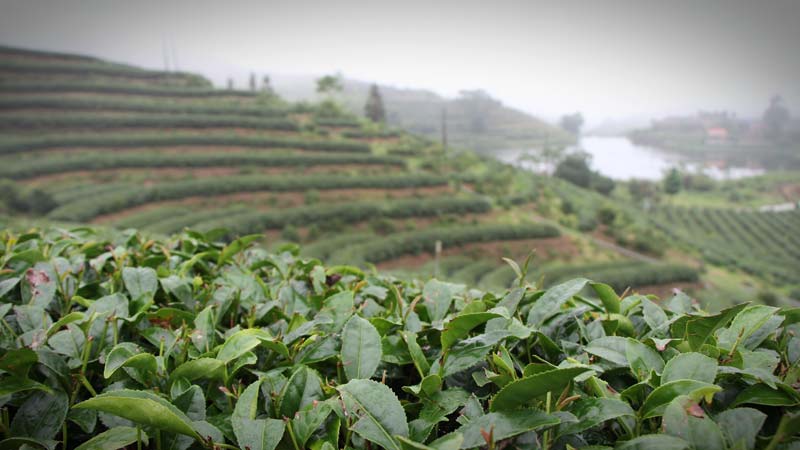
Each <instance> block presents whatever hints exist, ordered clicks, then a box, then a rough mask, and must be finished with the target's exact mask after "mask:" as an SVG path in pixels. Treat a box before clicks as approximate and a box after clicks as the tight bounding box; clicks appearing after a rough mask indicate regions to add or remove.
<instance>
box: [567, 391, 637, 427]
mask: <svg viewBox="0 0 800 450" xmlns="http://www.w3.org/2000/svg"><path fill="white" fill-rule="evenodd" d="M569 412H571V413H572V414H574V415H575V417H577V418H578V421H577V422H569V423H565V424H562V425H561V426H559V428H558V435H559V436H566V435H570V434H576V433H580V432H582V431H584V430H588V429H589V428H594V427H596V426H598V425H600V424H602V423H603V422H606V421H608V420H611V419H616V418H618V417H624V416H635V415H636V412H635V411H634V410H633V409H632V408H631V407H630V405H628V404H627V403H625V402H623V401H621V400H617V399H614V398H584V399H581V400H578V401H577V402H575V403H574V404H573V405H572V406H571V407H570V408H569Z"/></svg>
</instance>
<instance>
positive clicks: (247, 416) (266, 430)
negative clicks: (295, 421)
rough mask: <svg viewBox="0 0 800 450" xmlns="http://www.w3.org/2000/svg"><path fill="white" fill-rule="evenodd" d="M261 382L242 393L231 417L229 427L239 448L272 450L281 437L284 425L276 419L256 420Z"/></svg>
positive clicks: (253, 384)
mask: <svg viewBox="0 0 800 450" xmlns="http://www.w3.org/2000/svg"><path fill="white" fill-rule="evenodd" d="M261 382H262V380H259V381H256V382H255V383H252V384H251V385H250V386H248V387H247V389H245V390H244V392H242V394H241V395H240V396H239V399H238V400H237V402H236V408H235V409H234V411H233V414H232V415H231V425H232V426H233V432H234V433H235V434H236V439H237V440H238V442H239V446H240V447H242V448H249V449H251V450H272V449H274V448H275V447H277V445H278V443H279V442H280V441H281V438H282V437H283V433H284V429H285V424H284V421H283V420H278V419H256V416H257V415H258V405H259V402H258V394H259V391H260V388H261Z"/></svg>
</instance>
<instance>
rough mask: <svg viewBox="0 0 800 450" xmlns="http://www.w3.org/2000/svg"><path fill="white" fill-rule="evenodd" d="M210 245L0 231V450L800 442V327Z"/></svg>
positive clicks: (669, 303) (678, 301) (777, 313)
mask: <svg viewBox="0 0 800 450" xmlns="http://www.w3.org/2000/svg"><path fill="white" fill-rule="evenodd" d="M221 233H222V232H219V233H218V232H209V233H207V234H201V233H197V232H187V233H185V234H183V235H181V236H178V237H175V238H173V239H171V240H169V241H154V240H148V239H147V238H146V237H143V236H141V235H139V234H136V233H133V232H129V233H124V234H117V235H114V236H110V237H107V236H103V235H102V234H99V232H97V231H94V230H91V229H87V228H82V229H75V230H71V231H66V230H50V231H41V232H39V231H37V232H31V233H28V234H22V235H19V234H14V233H11V232H9V231H5V232H3V234H2V242H3V247H2V253H1V254H0V258H2V275H0V276H1V277H2V278H1V279H0V295H1V296H2V303H0V317H2V324H0V325H1V326H2V329H1V330H0V333H2V334H0V336H1V337H0V339H1V340H0V345H2V356H1V357H0V370H1V371H2V375H1V376H2V378H0V399H1V400H0V402H2V432H3V439H4V440H2V442H0V448H3V449H5V448H27V449H36V448H45V449H53V448H56V447H58V448H66V449H81V450H88V449H118V448H151V449H188V448H195V449H200V448H207V449H212V448H229V449H250V450H256V449H267V450H271V449H276V448H277V449H301V448H310V449H315V450H329V449H337V448H353V449H357V448H358V449H360V448H385V449H392V450H407V449H437V450H445V449H459V448H477V447H482V448H490V449H501V448H516V449H540V448H544V449H566V448H580V447H587V446H592V448H595V449H597V448H620V449H651V448H657V449H737V450H739V449H779V448H781V449H788V448H798V446H800V443H798V439H797V436H796V432H797V430H798V429H800V414H798V408H797V405H798V403H800V395H799V394H798V392H797V389H796V386H797V381H798V365H797V362H798V359H800V337H798V336H797V332H798V331H800V325H798V322H800V309H778V308H773V307H769V306H763V305H744V304H743V305H738V306H735V307H732V308H730V309H727V310H724V311H722V312H720V313H718V314H715V315H708V314H706V313H704V312H702V311H700V310H699V309H698V307H697V305H695V304H694V303H693V302H692V301H691V300H690V299H689V298H688V297H687V296H685V295H683V294H677V295H675V296H674V297H672V298H671V299H665V300H663V301H659V300H658V299H655V298H652V297H647V296H643V295H628V296H625V297H624V298H620V297H619V296H618V295H617V294H616V293H615V292H614V290H613V289H612V288H610V287H609V286H608V285H605V284H601V283H595V282H592V281H589V280H587V279H583V278H579V279H574V280H570V281H567V282H564V283H562V284H559V285H556V286H554V287H552V288H550V289H548V290H546V291H542V290H539V289H537V288H536V287H535V286H528V285H524V284H521V283H517V286H516V287H514V288H512V289H511V290H509V291H506V292H504V293H501V294H499V295H496V294H492V293H484V292H480V291H477V290H472V289H468V288H466V287H465V286H463V285H456V284H450V283H443V282H440V281H437V280H430V281H427V282H425V283H420V282H405V281H400V280H396V279H393V278H391V277H387V276H383V275H380V274H377V273H365V272H362V271H361V270H359V269H357V268H355V267H350V266H335V267H325V266H324V265H323V264H322V263H321V262H320V261H318V260H314V259H303V258H300V257H298V256H297V254H298V253H297V249H296V248H293V247H287V248H285V249H283V250H284V251H282V252H280V253H278V254H269V253H267V252H265V251H264V250H262V249H260V248H255V247H251V245H250V244H251V243H252V242H254V241H255V240H256V239H257V238H258V236H249V237H243V238H240V239H238V240H236V241H233V242H232V243H229V244H227V245H226V244H220V243H215V240H216V239H217V238H218V237H219V236H221V235H222V234H221ZM513 268H514V269H515V270H516V271H517V272H518V274H519V279H524V273H523V272H524V270H525V269H520V268H519V267H517V266H516V265H514V266H513Z"/></svg>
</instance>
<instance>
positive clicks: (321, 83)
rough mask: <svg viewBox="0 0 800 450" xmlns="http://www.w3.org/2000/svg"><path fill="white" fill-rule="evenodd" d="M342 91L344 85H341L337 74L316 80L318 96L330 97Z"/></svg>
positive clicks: (339, 76)
mask: <svg viewBox="0 0 800 450" xmlns="http://www.w3.org/2000/svg"><path fill="white" fill-rule="evenodd" d="M342 90H344V85H342V77H341V75H339V74H336V75H325V76H324V77H322V78H319V79H317V92H318V93H320V94H327V95H331V94H334V93H336V92H341V91H342Z"/></svg>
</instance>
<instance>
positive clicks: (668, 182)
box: [664, 167, 683, 195]
mask: <svg viewBox="0 0 800 450" xmlns="http://www.w3.org/2000/svg"><path fill="white" fill-rule="evenodd" d="M682 182H683V178H682V177H681V173H680V172H678V169H676V168H674V167H673V168H672V169H670V171H669V173H667V176H666V177H664V192H666V193H667V194H669V195H675V194H677V193H678V192H680V190H681V184H682Z"/></svg>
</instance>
